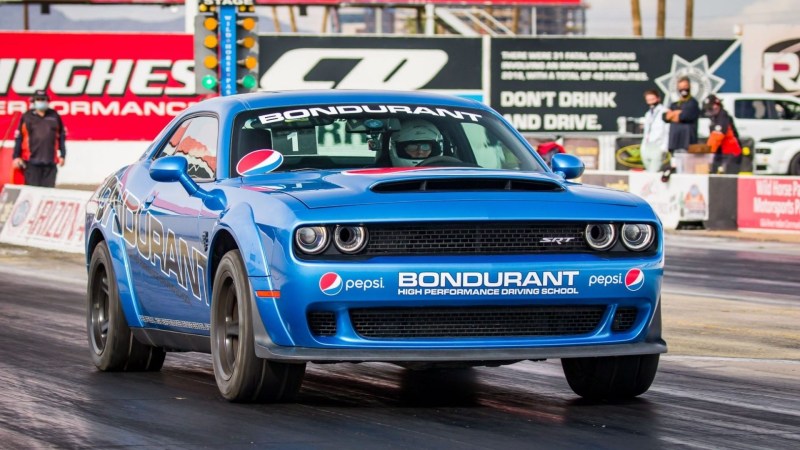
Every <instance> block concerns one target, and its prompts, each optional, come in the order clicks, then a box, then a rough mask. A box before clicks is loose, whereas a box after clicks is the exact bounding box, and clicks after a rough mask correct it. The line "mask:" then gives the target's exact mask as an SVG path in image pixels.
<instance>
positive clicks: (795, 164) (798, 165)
mask: <svg viewBox="0 0 800 450" xmlns="http://www.w3.org/2000/svg"><path fill="white" fill-rule="evenodd" d="M789 175H800V153H798V154H796V155H794V158H792V160H791V161H790V162H789Z"/></svg>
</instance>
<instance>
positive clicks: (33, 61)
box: [0, 32, 200, 145]
mask: <svg viewBox="0 0 800 450" xmlns="http://www.w3.org/2000/svg"><path fill="white" fill-rule="evenodd" d="M0 41H2V42H3V45H2V48H0V133H3V134H6V131H7V130H9V129H13V128H14V127H16V126H18V124H19V117H20V115H21V114H22V113H23V112H24V111H26V110H27V109H28V107H29V99H30V97H31V95H32V94H33V92H34V91H36V90H38V89H46V90H47V92H48V93H49V95H50V107H51V108H53V109H55V110H56V111H58V113H59V114H61V115H62V117H63V119H64V125H65V126H66V128H67V139H69V140H150V139H152V138H153V137H155V135H156V134H158V132H159V131H160V130H161V129H162V128H163V127H164V125H166V124H167V122H169V120H170V119H171V118H172V117H173V116H175V115H177V114H179V113H180V112H181V111H183V110H184V109H186V107H187V106H189V105H191V104H193V103H195V102H197V101H199V100H200V97H198V96H197V95H195V93H194V60H193V55H192V52H193V48H192V37H191V35H188V34H110V33H107V34H85V33H30V32H28V33H0ZM9 138H13V133H11V136H9ZM68 145H69V144H68Z"/></svg>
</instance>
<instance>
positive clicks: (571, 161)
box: [551, 153, 585, 180]
mask: <svg viewBox="0 0 800 450" xmlns="http://www.w3.org/2000/svg"><path fill="white" fill-rule="evenodd" d="M551 164H552V166H553V172H555V173H557V174H559V175H561V176H562V177H564V179H565V180H572V179H574V178H578V177H579V176H581V175H583V169H585V166H584V165H583V161H581V160H580V158H578V157H577V156H575V155H570V154H567V153H558V154H556V155H553V159H552V161H551Z"/></svg>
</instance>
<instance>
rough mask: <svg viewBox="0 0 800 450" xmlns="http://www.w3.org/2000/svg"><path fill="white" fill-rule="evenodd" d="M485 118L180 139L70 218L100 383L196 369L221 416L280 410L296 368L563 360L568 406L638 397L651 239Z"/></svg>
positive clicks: (316, 112) (402, 116)
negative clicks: (78, 227)
mask: <svg viewBox="0 0 800 450" xmlns="http://www.w3.org/2000/svg"><path fill="white" fill-rule="evenodd" d="M551 164H552V169H551V168H549V167H548V166H547V165H546V164H545V163H544V162H543V161H542V159H541V158H540V157H539V156H538V155H537V154H536V152H535V151H534V150H533V149H532V148H531V147H530V146H529V145H528V144H527V142H526V141H525V140H524V139H523V138H522V137H521V136H520V135H519V134H518V133H517V132H516V131H515V130H514V129H513V128H512V127H511V126H510V125H509V124H508V123H507V122H506V121H505V120H504V119H503V118H502V117H500V116H499V115H498V114H497V113H495V112H494V111H493V110H491V109H490V108H487V107H486V106H484V105H482V104H480V103H477V102H474V101H471V100H464V99H459V98H455V97H449V96H440V95H433V94H422V93H398V92H358V91H322V92H293V93H259V94H248V95H237V96H231V97H224V98H215V99H211V100H206V101H203V102H200V103H199V104H197V105H195V106H192V107H190V108H189V109H187V110H186V111H185V112H184V113H182V114H181V115H179V116H178V117H176V118H175V119H174V120H173V121H172V122H171V123H170V124H169V125H167V127H166V128H164V130H163V131H162V132H161V134H159V135H158V137H156V139H155V140H154V141H153V143H152V144H151V145H150V147H149V148H148V149H147V151H146V152H145V153H144V154H143V155H142V156H141V158H140V159H139V160H138V161H136V162H135V163H133V164H131V165H130V166H127V167H125V168H123V169H120V170H119V171H118V172H116V173H114V174H113V175H111V176H110V177H109V178H108V179H107V180H106V181H105V182H104V184H103V185H102V186H101V187H100V188H99V189H98V190H97V191H96V192H95V194H94V195H93V197H92V199H91V200H90V201H89V204H88V206H87V216H86V258H87V267H88V272H89V281H88V288H87V310H86V313H87V314H86V322H87V334H88V341H89V348H90V353H91V357H92V360H93V362H94V364H95V365H96V366H97V367H98V368H99V369H100V370H102V371H157V370H159V369H160V368H161V366H162V364H163V362H164V357H165V354H166V352H168V351H199V352H207V353H210V354H211V355H212V362H213V368H214V375H215V378H216V381H217V385H218V387H219V390H220V392H221V394H222V396H223V397H224V398H226V399H228V400H231V401H238V402H256V401H261V402H264V401H272V402H275V401H286V400H290V399H291V398H292V397H293V396H294V395H295V394H296V393H297V392H298V390H299V389H300V386H301V383H302V380H303V375H304V373H305V366H306V363H309V362H313V363H336V362H367V361H382V362H391V363H396V364H399V365H401V366H404V367H407V368H409V370H428V369H432V368H441V367H448V368H449V367H470V366H496V365H501V364H511V363H514V362H518V361H522V360H544V359H547V358H560V359H561V362H562V366H563V369H564V373H565V375H566V378H567V381H568V382H569V385H570V387H571V388H572V390H573V391H575V393H577V394H578V395H580V396H583V397H586V398H590V399H598V400H614V399H624V398H630V397H634V396H637V395H640V394H642V393H644V392H645V391H647V389H648V388H649V387H650V385H651V383H652V381H653V378H654V377H655V373H656V369H657V367H658V359H659V354H661V353H664V352H666V344H665V343H664V341H663V340H662V338H661V308H660V290H661V280H662V275H663V268H664V251H663V245H664V242H663V237H662V236H663V234H662V229H661V225H660V223H659V221H658V219H657V218H656V216H655V214H654V213H653V210H652V209H651V208H650V206H648V205H647V203H645V202H644V201H643V200H641V199H640V198H638V197H636V196H634V195H632V194H628V193H624V192H618V191H614V190H610V189H604V188H599V187H591V186H584V185H581V184H579V183H576V182H573V181H568V180H571V179H575V178H578V177H579V176H580V175H581V174H582V172H583V164H582V163H581V161H580V160H578V159H577V158H575V157H574V156H572V155H568V154H559V155H556V156H554V157H553V159H552V162H551Z"/></svg>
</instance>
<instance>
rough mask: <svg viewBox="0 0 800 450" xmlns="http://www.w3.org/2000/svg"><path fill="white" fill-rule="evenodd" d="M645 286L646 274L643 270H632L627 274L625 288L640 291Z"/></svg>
mask: <svg viewBox="0 0 800 450" xmlns="http://www.w3.org/2000/svg"><path fill="white" fill-rule="evenodd" d="M642 286H644V272H642V271H641V269H631V270H629V271H628V273H626V274H625V287H626V288H628V290H629V291H638V290H639V289H641V288H642Z"/></svg>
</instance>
